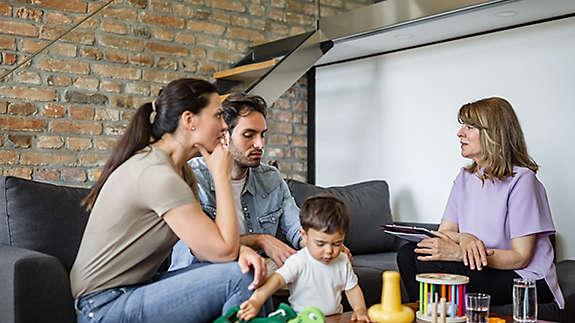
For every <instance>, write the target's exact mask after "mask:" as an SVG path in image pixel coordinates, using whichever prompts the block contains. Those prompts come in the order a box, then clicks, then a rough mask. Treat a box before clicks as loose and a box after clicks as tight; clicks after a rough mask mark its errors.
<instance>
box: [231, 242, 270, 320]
mask: <svg viewBox="0 0 575 323" xmlns="http://www.w3.org/2000/svg"><path fill="white" fill-rule="evenodd" d="M238 264H239V265H240V268H241V269H242V273H244V274H246V273H248V272H249V271H250V266H251V267H253V268H254V281H253V282H252V283H251V284H250V286H249V287H248V288H249V289H250V290H254V289H256V288H258V287H260V286H261V285H262V284H263V283H264V282H265V280H266V262H265V260H264V258H262V257H261V256H260V255H258V253H257V252H255V251H254V250H253V249H252V248H250V247H246V246H244V245H240V256H239V258H238ZM256 313H257V312H256Z"/></svg>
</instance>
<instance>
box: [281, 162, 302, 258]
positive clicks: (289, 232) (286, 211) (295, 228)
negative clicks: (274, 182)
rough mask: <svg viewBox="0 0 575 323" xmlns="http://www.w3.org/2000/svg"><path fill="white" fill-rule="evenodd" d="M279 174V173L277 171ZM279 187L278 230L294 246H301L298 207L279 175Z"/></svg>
mask: <svg viewBox="0 0 575 323" xmlns="http://www.w3.org/2000/svg"><path fill="white" fill-rule="evenodd" d="M278 176H279V173H278ZM279 180H280V189H281V194H282V216H281V217H280V230H281V232H282V233H283V234H284V235H285V237H286V239H287V240H288V241H289V242H290V244H291V245H292V246H293V247H294V248H301V240H302V239H301V233H300V229H301V223H300V219H299V208H298V207H297V204H296V203H295V200H294V198H293V197H292V196H291V192H290V190H289V187H288V185H287V183H286V182H285V181H284V180H283V179H282V178H281V177H280V179H279Z"/></svg>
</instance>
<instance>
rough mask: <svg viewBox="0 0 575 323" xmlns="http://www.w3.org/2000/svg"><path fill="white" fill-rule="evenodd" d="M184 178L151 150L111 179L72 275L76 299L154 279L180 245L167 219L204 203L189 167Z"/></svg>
mask: <svg viewBox="0 0 575 323" xmlns="http://www.w3.org/2000/svg"><path fill="white" fill-rule="evenodd" d="M183 174H184V178H182V177H181V176H180V175H179V174H178V172H177V171H176V169H175V168H174V166H173V164H172V163H171V160H170V157H169V156H168V154H167V153H166V152H164V151H163V150H161V149H159V148H155V147H153V146H149V147H147V148H146V149H144V150H143V151H142V152H140V153H137V154H135V155H134V156H132V157H131V158H130V159H128V160H127V161H126V162H124V163H123V164H122V165H120V166H119V167H118V168H117V169H116V170H115V171H114V172H113V173H112V174H111V175H110V177H109V178H108V180H107V181H106V183H105V184H104V186H103V187H102V190H101V191H100V194H99V195H98V198H97V199H96V203H95V204H94V207H93V208H92V212H91V213H90V217H89V219H88V224H87V226H86V231H85V232H84V236H83V237H82V242H81V244H80V249H79V251H78V256H77V257H76V261H75V262H74V265H73V266H72V270H71V272H70V283H71V287H72V295H73V296H74V298H78V297H81V296H84V295H87V294H89V293H92V292H95V291H98V290H104V289H108V288H112V287H118V286H125V285H134V284H140V283H144V282H146V281H148V280H149V279H151V278H152V277H153V275H154V274H155V273H156V271H157V270H158V268H159V266H160V265H161V263H162V262H163V261H164V260H165V259H166V257H168V256H169V255H170V253H171V250H172V247H173V245H174V244H175V243H176V242H177V241H178V238H177V236H176V235H175V234H174V233H173V231H172V230H171V229H170V227H169V226H168V225H167V223H166V222H165V221H164V219H163V217H162V215H163V214H164V213H166V212H167V211H169V210H170V209H173V208H176V207H178V206H182V205H185V204H190V203H195V202H198V200H199V199H198V193H197V183H196V179H195V177H194V175H193V171H192V169H191V168H190V166H188V165H187V164H186V165H185V166H184V169H183Z"/></svg>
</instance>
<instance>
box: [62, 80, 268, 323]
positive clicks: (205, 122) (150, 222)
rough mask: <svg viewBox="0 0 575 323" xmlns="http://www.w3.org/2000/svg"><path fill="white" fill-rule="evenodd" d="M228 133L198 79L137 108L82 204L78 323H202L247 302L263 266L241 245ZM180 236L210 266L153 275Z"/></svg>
mask: <svg viewBox="0 0 575 323" xmlns="http://www.w3.org/2000/svg"><path fill="white" fill-rule="evenodd" d="M226 130H227V126H226V124H225V122H224V120H223V119H222V117H221V104H220V98H219V96H218V94H217V92H216V88H215V87H214V85H213V84H211V83H209V82H207V81H204V80H198V79H180V80H176V81H173V82H171V83H169V84H168V85H167V86H166V88H165V89H164V90H163V91H162V93H161V94H160V95H159V96H158V97H157V98H156V99H155V100H154V101H153V102H151V103H146V104H144V105H142V106H141V107H140V108H139V109H138V110H137V112H136V114H135V115H134V117H133V119H132V120H131V122H130V125H129V126H128V128H127V130H126V133H125V134H124V135H123V136H122V138H121V139H120V140H119V142H118V144H117V145H116V147H115V149H114V151H113V152H112V155H111V157H110V158H109V160H108V161H107V163H106V165H105V166H104V169H103V171H102V174H101V176H100V178H99V180H98V182H97V183H96V185H95V186H94V187H93V189H92V191H91V192H90V194H89V195H88V196H87V197H86V199H85V200H84V203H85V204H86V206H87V207H88V209H90V210H91V213H90V217H89V220H88V224H87V226H86V231H85V232H84V236H83V238H82V242H81V244H80V249H79V251H78V256H77V258H76V260H75V262H74V265H73V267H72V270H71V272H70V280H71V286H72V294H73V296H74V298H75V299H76V301H75V306H76V311H77V317H78V322H162V321H163V322H170V323H171V322H205V321H208V320H210V319H213V318H214V317H217V316H219V315H220V314H221V313H224V312H225V311H226V310H227V309H228V308H230V307H232V306H234V305H237V304H241V302H242V301H244V300H247V299H248V298H249V297H250V295H251V291H250V289H253V288H254V287H257V285H259V283H260V281H261V280H263V279H262V275H264V274H265V269H264V268H265V267H264V266H265V265H264V264H263V260H262V258H261V257H260V256H259V255H257V253H255V252H254V251H253V250H251V249H249V248H247V247H245V246H241V245H240V243H239V233H238V227H237V220H236V214H235V210H234V206H233V205H234V203H233V198H232V190H231V165H232V159H231V155H230V152H229V151H228V149H227V147H226V140H225V134H226ZM199 155H202V156H203V157H204V159H205V161H206V163H207V165H208V168H209V171H210V172H211V174H212V176H213V178H214V186H215V190H216V197H217V201H216V203H217V212H218V215H217V217H216V220H215V221H212V220H211V219H210V218H209V217H208V216H206V215H205V214H204V212H203V211H202V208H201V206H200V203H199V199H198V195H197V187H196V186H197V184H196V180H195V178H194V175H193V171H192V170H191V168H190V167H189V166H188V164H187V161H188V160H189V159H190V158H192V157H195V156H199ZM178 238H179V239H181V240H183V241H184V242H185V243H186V244H187V245H188V246H189V248H190V249H191V250H192V252H193V253H194V255H196V256H197V257H199V258H201V259H203V260H206V261H209V262H212V263H213V264H208V263H206V262H204V263H201V264H197V265H193V266H190V267H187V268H185V269H182V270H179V271H175V272H170V273H163V274H158V273H157V271H158V268H159V267H160V265H161V264H162V262H163V261H164V260H165V259H166V258H167V257H168V256H169V255H170V253H171V250H172V247H173V245H174V244H175V243H176V241H178ZM236 260H237V261H238V262H235V261H236ZM238 264H239V266H238ZM249 266H253V267H254V269H255V273H254V274H251V273H249V274H248V271H249ZM254 275H255V277H254Z"/></svg>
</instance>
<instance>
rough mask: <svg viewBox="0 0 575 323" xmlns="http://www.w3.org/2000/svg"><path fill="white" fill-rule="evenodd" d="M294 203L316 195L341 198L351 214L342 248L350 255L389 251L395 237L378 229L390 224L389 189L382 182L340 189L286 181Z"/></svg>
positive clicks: (352, 185) (391, 248)
mask: <svg viewBox="0 0 575 323" xmlns="http://www.w3.org/2000/svg"><path fill="white" fill-rule="evenodd" d="M287 183H288V186H289V188H290V191H291V194H292V196H293V197H294V199H295V201H296V204H297V205H298V206H301V205H302V204H303V202H304V201H305V199H306V198H307V197H309V196H311V195H315V194H333V195H335V196H337V197H339V198H341V199H342V200H343V201H344V202H345V204H347V206H348V207H349V209H350V211H351V227H350V230H349V232H348V233H347V235H346V237H345V245H346V246H347V247H348V248H349V249H350V250H351V252H352V253H353V254H368V253H378V252H385V251H391V250H393V247H394V242H395V237H393V236H392V235H389V234H387V233H385V232H383V230H382V229H381V228H380V227H381V225H382V224H391V223H393V219H392V217H391V209H390V206H389V188H388V186H387V183H386V182H385V181H369V182H362V183H357V184H351V185H347V186H339V187H327V188H324V187H319V186H316V185H312V184H307V183H302V182H299V181H296V180H292V179H289V180H288V181H287Z"/></svg>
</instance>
